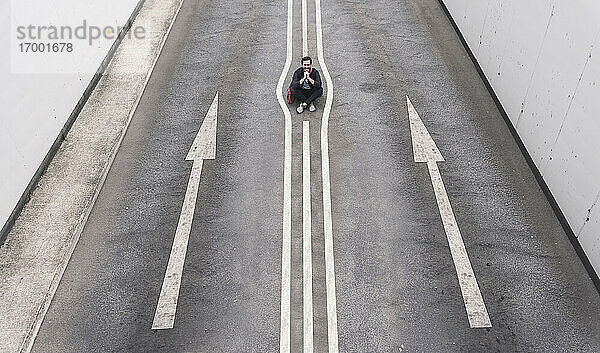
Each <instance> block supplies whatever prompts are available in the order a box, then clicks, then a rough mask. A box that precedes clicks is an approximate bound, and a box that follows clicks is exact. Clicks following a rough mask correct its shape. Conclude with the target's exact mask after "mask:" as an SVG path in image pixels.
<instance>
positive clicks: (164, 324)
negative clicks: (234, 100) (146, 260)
mask: <svg viewBox="0 0 600 353" xmlns="http://www.w3.org/2000/svg"><path fill="white" fill-rule="evenodd" d="M218 105H219V92H217V94H216V95H215V99H214V100H213V102H212V105H211V106H210V108H209V109H208V113H207V114H206V117H205V118H204V122H203V123H202V126H201V127H200V131H198V135H196V139H194V143H193V144H192V147H191V148H190V151H189V152H188V154H187V157H186V158H185V159H186V160H187V161H194V164H193V166H192V173H191V174H190V179H189V182H188V186H187V190H186V192H185V199H184V201H183V207H182V208H181V215H180V216H179V223H178V224H177V230H176V231H175V239H174V240H173V247H172V248H171V256H170V257H169V264H168V265H167V271H166V273H165V279H164V281H163V285H162V290H161V292H160V298H159V299H158V305H157V307H156V313H155V314H154V322H153V323H152V329H153V330H164V329H170V328H173V323H174V322H175V312H176V310H177V300H178V299H179V287H180V286H181V275H182V273H183V264H184V262H185V254H186V252H187V246H188V240H189V238H190V231H191V228H192V220H193V218H194V210H195V209H196V199H197V197H198V187H199V185H200V174H201V173H202V162H203V161H204V160H205V159H215V154H216V148H217V107H218Z"/></svg>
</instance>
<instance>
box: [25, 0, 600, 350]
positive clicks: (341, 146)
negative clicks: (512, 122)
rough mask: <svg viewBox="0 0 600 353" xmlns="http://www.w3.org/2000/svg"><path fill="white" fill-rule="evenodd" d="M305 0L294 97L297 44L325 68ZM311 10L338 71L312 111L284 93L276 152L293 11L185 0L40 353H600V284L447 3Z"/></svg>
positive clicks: (330, 0) (276, 4)
mask: <svg viewBox="0 0 600 353" xmlns="http://www.w3.org/2000/svg"><path fill="white" fill-rule="evenodd" d="M317 3H318V0H317V2H315V0H307V1H306V21H305V23H306V28H307V31H306V37H303V35H302V33H303V30H302V17H303V16H302V2H301V1H294V2H293V6H292V8H291V9H289V10H290V11H291V13H292V18H293V24H292V27H291V34H292V35H293V36H292V38H293V39H292V43H291V44H292V48H293V50H292V52H291V53H290V54H291V59H292V61H291V67H290V70H289V71H287V72H284V74H285V76H286V77H287V79H286V81H285V84H284V86H283V87H284V89H285V88H286V87H287V85H288V84H289V80H290V78H291V74H292V72H293V70H295V69H296V68H297V67H299V66H300V58H301V57H302V54H303V39H305V40H306V43H307V49H308V54H309V55H311V56H312V57H313V58H314V65H315V67H316V68H317V69H319V71H320V72H321V77H322V78H323V82H326V81H327V80H326V79H325V76H324V71H325V70H324V69H325V68H324V67H322V66H323V65H322V63H320V61H319V60H318V45H317V29H316V28H317V23H318V22H319V21H318V18H317V17H318V16H316V14H317V13H319V12H318V10H319V9H318V8H317V7H316V4H317ZM320 14H321V15H322V16H321V22H322V33H323V37H322V38H323V41H322V46H323V54H324V55H323V58H322V59H323V60H324V62H325V63H326V66H327V69H328V72H329V73H330V75H331V81H330V82H326V83H325V95H324V96H323V97H321V98H320V99H319V100H318V101H317V103H316V105H317V111H316V112H308V111H306V112H304V113H303V114H302V115H298V114H297V113H296V111H295V107H296V106H295V105H293V106H289V107H286V109H287V108H289V110H290V111H291V120H289V121H288V123H290V124H291V125H289V127H291V140H289V141H288V142H289V143H291V163H289V164H286V158H285V155H286V149H285V147H286V133H285V131H286V118H285V114H284V112H283V111H282V108H281V107H280V104H279V102H278V98H277V94H278V93H279V94H283V93H284V92H276V87H277V83H278V80H279V77H280V75H281V74H282V72H281V70H282V69H283V68H284V67H285V63H286V59H287V52H286V45H287V40H288V37H287V31H286V28H287V25H288V3H287V2H286V1H250V0H235V1H229V2H217V1H203V0H185V1H184V3H183V7H182V9H181V12H180V13H179V16H178V17H177V19H176V22H175V24H174V26H173V29H172V31H171V33H170V35H169V38H168V40H167V42H166V45H165V47H164V50H163V52H162V55H161V56H160V58H159V60H158V63H157V66H156V68H155V70H154V73H153V74H152V77H151V79H150V81H149V83H148V86H147V88H146V91H145V93H144V95H143V97H142V100H141V102H140V105H139V107H138V109H137V111H136V113H135V115H134V117H133V120H132V122H131V125H130V127H129V129H128V132H127V134H126V136H125V139H124V141H123V144H122V145H121V147H120V150H119V152H118V154H117V157H116V160H115V162H114V164H113V166H112V168H111V170H110V173H109V175H108V177H107V180H106V183H105V184H104V187H103V189H102V192H101V193H100V196H99V198H98V200H97V202H96V204H95V206H94V209H93V211H92V213H91V215H90V218H89V220H88V223H87V226H86V228H85V231H84V233H83V234H82V235H81V238H80V241H79V243H78V246H77V248H76V249H75V251H74V253H73V256H72V258H71V261H70V262H69V265H68V267H67V269H66V272H65V274H64V276H63V278H62V281H61V283H60V286H59V288H58V290H57V292H56V295H55V297H54V299H53V301H52V304H51V306H50V309H49V311H48V313H47V315H46V316H45V319H44V322H43V324H42V326H41V329H40V331H39V334H38V336H37V339H36V340H35V345H34V348H33V351H35V352H277V351H280V350H281V351H286V347H288V345H289V349H290V351H291V352H302V351H304V352H306V351H307V348H309V347H310V345H311V344H312V346H313V351H314V352H327V351H329V352H336V351H337V350H338V349H339V351H341V352H533V351H538V352H544V351H559V352H567V351H572V352H574V351H577V352H598V351H600V299H599V296H598V292H597V291H596V289H595V287H594V285H593V283H592V281H591V280H590V279H589V278H588V275H587V273H586V272H585V269H584V267H583V265H582V263H581V260H580V259H579V258H578V257H577V255H576V253H575V251H574V250H573V248H572V246H571V245H570V243H569V240H568V238H567V236H566V235H565V232H564V231H563V229H562V228H561V226H560V224H559V222H558V220H557V218H556V216H555V215H554V213H553V211H552V209H551V207H550V205H549V203H548V202H547V200H546V198H545V196H544V195H543V193H542V191H541V190H540V188H539V186H538V184H537V183H536V181H535V179H534V176H533V174H532V172H531V170H530V169H529V167H528V166H527V164H526V161H525V159H524V157H523V156H522V154H521V152H520V151H519V148H518V146H517V144H516V142H515V141H514V139H513V137H512V136H511V134H510V132H509V130H508V128H507V126H506V124H505V122H504V120H503V119H502V117H501V115H500V112H499V111H498V109H497V108H496V106H495V104H494V102H493V100H492V98H491V97H490V95H489V93H488V92H487V90H486V88H485V86H484V84H483V82H482V80H481V79H480V77H479V76H478V74H477V72H476V69H475V67H474V65H473V64H472V63H471V61H470V59H469V58H468V56H467V53H466V52H465V50H464V48H463V47H462V45H461V43H460V41H459V38H458V36H457V35H456V33H455V32H454V30H453V28H452V26H451V24H450V23H449V21H448V19H447V17H446V16H445V14H444V13H443V11H442V9H441V7H440V5H439V3H438V2H437V1H436V0H411V1H401V2H395V3H390V2H384V1H380V0H373V1H368V2H366V1H362V2H361V1H347V0H324V1H323V2H322V3H321V4H320ZM332 89H333V90H332ZM217 92H218V93H219V103H218V125H217V132H216V134H217V140H216V141H217V145H216V158H215V159H214V160H212V159H210V160H208V159H207V160H205V161H204V164H203V168H202V174H201V179H200V184H199V190H198V193H197V195H198V198H197V203H196V208H195V213H194V214H193V220H192V226H191V232H190V237H189V244H188V247H187V256H186V258H185V267H184V269H183V274H182V277H181V287H180V291H179V296H178V298H179V299H178V303H177V312H176V317H175V322H174V327H173V328H170V329H152V324H153V319H154V315H155V311H156V308H157V303H158V300H159V296H160V294H161V286H162V283H163V280H164V277H165V270H166V268H167V263H168V262H169V256H170V253H171V247H172V244H173V239H174V236H175V233H176V230H177V227H178V220H179V217H180V213H181V210H182V204H183V202H184V196H185V194H186V188H187V185H188V180H189V178H190V173H191V169H192V162H191V161H186V160H185V157H186V154H187V153H188V151H189V149H190V146H191V145H192V142H193V141H194V138H195V136H196V134H197V132H198V129H199V128H200V126H201V124H202V122H203V119H204V117H205V116H206V115H207V112H208V110H209V107H210V105H211V103H212V102H213V98H214V97H215V95H216V93H217ZM406 96H409V97H410V100H411V101H412V103H413V105H414V107H415V109H416V111H418V113H419V115H420V118H421V119H422V121H423V124H424V126H425V127H426V128H427V130H428V131H429V133H430V134H431V136H432V139H433V140H434V141H435V143H436V144H437V147H438V148H439V150H440V152H441V154H442V155H443V157H444V159H445V162H439V163H437V165H438V167H439V170H440V175H441V177H442V179H443V183H444V185H445V189H446V191H447V195H448V198H449V200H450V203H451V205H452V210H453V212H454V216H455V219H456V222H457V224H458V226H459V227H460V233H461V234H462V240H463V241H464V246H465V249H466V251H467V252H468V257H469V260H470V265H471V267H472V270H473V272H474V277H473V279H475V278H476V283H477V284H478V287H479V289H480V293H481V297H482V299H483V302H484V303H485V308H486V310H487V314H488V315H489V319H490V321H491V327H471V325H470V322H469V318H468V317H467V312H466V306H467V305H468V304H466V303H465V300H464V298H463V293H462V292H461V286H460V285H459V280H458V277H457V271H456V267H455V262H454V261H455V259H453V257H452V254H451V251H450V247H449V241H448V238H447V236H446V231H445V228H444V224H443V222H442V217H441V216H440V211H439V209H438V200H437V199H436V195H435V193H434V188H433V187H432V179H431V176H430V174H429V172H428V167H427V164H426V163H416V162H415V159H414V155H413V141H412V136H411V127H410V124H409V114H408V106H407V100H406ZM327 99H329V100H330V101H331V103H332V105H331V110H330V114H329V116H328V117H327V116H323V113H324V108H325V107H326V101H327ZM304 121H308V122H309V123H308V134H306V132H307V131H306V130H305V129H306V127H305V125H307V124H305V123H304ZM325 121H326V122H328V131H326V132H327V136H326V137H328V141H326V142H327V143H326V146H327V147H328V151H324V150H323V148H322V147H323V145H322V143H323V141H324V140H323V139H324V136H323V125H322V124H323V122H325ZM308 142H310V147H308V144H307V143H308ZM303 155H304V157H303ZM307 156H310V162H309V163H303V162H304V161H307V159H306V157H307ZM324 156H325V158H327V156H328V158H329V167H328V168H327V166H326V165H323V163H322V162H323V159H324ZM286 166H287V167H289V170H288V171H287V172H286ZM307 166H309V167H310V168H309V169H306V168H307ZM326 169H327V171H328V175H327V173H325V172H324V171H325V170H326ZM286 176H288V177H289V178H290V179H289V180H290V181H291V184H290V187H291V188H290V189H289V191H286V190H288V189H286V185H285V180H286ZM307 176H310V183H308V184H307V183H306V181H307ZM327 176H329V178H327ZM329 184H330V193H329V194H328V193H327V192H326V190H327V189H328V188H327V187H325V186H326V185H329ZM308 191H310V198H308V200H311V201H312V202H311V203H310V206H311V208H310V213H309V214H310V216H311V222H308V224H309V225H310V226H311V227H310V234H311V238H310V239H311V242H312V243H311V246H310V247H309V248H308V251H309V254H310V253H311V256H310V259H311V260H312V261H311V265H312V266H311V270H312V274H310V273H309V276H308V277H306V276H307V272H306V269H307V267H306V266H307V260H308V258H307V257H306V256H303V252H304V250H305V247H304V245H305V244H306V243H305V241H306V239H307V237H306V236H307V223H306V222H305V220H306V215H307V213H306V211H307V209H306V205H307V204H306V200H307V195H308V194H307V192H308ZM286 192H289V195H288V196H289V201H290V203H289V204H286V202H285V200H286V198H287V197H288V196H286ZM329 195H330V196H331V200H330V201H331V221H332V223H331V230H332V232H331V233H330V234H332V240H333V249H332V251H331V252H328V249H327V241H326V239H327V234H328V232H327V221H326V219H328V212H327V199H328V196H329ZM324 199H325V201H326V202H324ZM303 201H304V202H303ZM290 211H291V218H290V222H291V223H290V225H291V228H290V229H291V231H290V232H289V234H287V235H286V231H285V217H286V214H290V213H289V212H290ZM282 220H283V222H282ZM288 235H289V237H290V238H289V240H290V243H289V246H290V247H289V252H287V251H286V250H285V249H286V248H285V244H286V242H285V239H286V236H288ZM311 249H312V252H311V251H310V250H311ZM329 250H331V249H329ZM288 254H289V256H290V259H289V261H290V262H289V263H290V264H291V267H290V277H289V282H286V281H287V280H286V275H285V271H284V269H285V264H286V261H287V257H286V256H287V255H288ZM326 254H327V255H326ZM330 260H331V261H330ZM333 263H334V264H335V265H334V266H335V267H332V266H331V265H332V264H333ZM282 271H283V272H284V273H282ZM327 271H334V272H330V274H329V277H330V279H331V278H332V276H333V275H334V276H335V277H334V279H333V284H334V285H335V286H334V288H332V283H331V281H328V275H327ZM306 278H309V281H310V278H312V282H311V283H312V296H310V298H311V301H312V315H309V316H307V311H306V310H305V309H306V308H307V301H306V299H307V297H306V296H305V295H304V294H303V293H304V289H305V288H306V287H305V286H306V285H307V281H306ZM286 283H289V285H290V287H289V293H290V295H289V296H286V295H282V293H286V292H285V285H286ZM332 290H335V292H331V291H332ZM309 293H310V292H309ZM328 293H329V296H328ZM331 293H333V298H334V299H335V303H333V302H332V300H331ZM287 298H289V310H290V312H289V315H288V313H287V312H286V310H285V309H284V307H285V305H282V303H283V304H285V301H286V300H287ZM328 298H329V299H328ZM333 304H334V305H333ZM328 305H329V307H328ZM332 309H333V310H332ZM287 319H289V324H288V321H286V320H287ZM282 321H283V324H282ZM310 322H312V329H313V334H312V335H310V334H308V335H307V334H306V332H307V331H306V329H307V328H308V326H307V325H308V323H310ZM333 325H335V330H334V329H333ZM484 326H485V325H484ZM286 330H288V331H289V336H288V335H286V334H285V332H286ZM311 337H312V339H311Z"/></svg>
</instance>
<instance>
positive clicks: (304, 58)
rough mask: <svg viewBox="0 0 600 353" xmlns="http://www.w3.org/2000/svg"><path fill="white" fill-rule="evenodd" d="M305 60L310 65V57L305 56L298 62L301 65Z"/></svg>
mask: <svg viewBox="0 0 600 353" xmlns="http://www.w3.org/2000/svg"><path fill="white" fill-rule="evenodd" d="M306 60H308V61H310V63H311V64H312V59H311V57H310V56H305V57H303V58H302V60H300V62H302V63H303V62H305V61H306Z"/></svg>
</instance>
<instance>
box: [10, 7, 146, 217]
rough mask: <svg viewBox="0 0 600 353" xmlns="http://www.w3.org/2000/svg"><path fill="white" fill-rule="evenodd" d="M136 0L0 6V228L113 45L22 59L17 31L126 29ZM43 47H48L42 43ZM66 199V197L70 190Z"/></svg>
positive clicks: (81, 44) (77, 43)
mask: <svg viewBox="0 0 600 353" xmlns="http://www.w3.org/2000/svg"><path fill="white" fill-rule="evenodd" d="M138 2H139V0H103V1H98V0H96V1H80V0H13V1H1V2H0V48H1V50H0V82H2V85H1V87H2V88H1V91H0V107H2V112H1V113H0V114H1V115H0V151H1V152H0V166H1V167H0V228H1V227H2V226H3V225H5V224H6V222H7V220H8V219H9V216H10V214H11V213H12V212H13V210H14V209H15V206H16V205H17V203H18V202H19V200H20V198H21V196H22V195H23V193H24V191H25V190H26V188H27V186H28V184H29V183H30V181H31V180H32V177H33V176H34V175H35V173H36V171H37V170H38V168H39V167H40V164H41V163H42V161H43V160H44V158H45V157H46V155H47V154H48V152H49V150H50V148H51V146H52V145H53V144H54V142H55V140H56V139H57V136H59V133H60V132H61V130H62V129H63V127H64V126H65V123H66V122H67V120H68V119H69V116H70V115H71V113H72V112H73V110H74V108H75V106H76V104H77V103H78V101H79V100H80V99H81V97H82V95H83V93H84V91H85V89H86V87H88V85H89V84H90V81H91V80H92V79H93V78H94V75H95V73H96V71H97V70H98V68H99V67H100V66H101V63H102V61H103V59H104V58H105V57H106V55H107V53H108V52H109V49H110V48H111V46H112V45H113V43H114V42H115V40H116V38H114V39H105V38H103V39H102V40H97V41H94V43H93V44H92V45H89V44H88V43H87V42H86V41H85V40H83V41H82V40H60V41H58V42H72V43H73V44H74V51H73V52H71V53H66V52H63V53H54V54H49V53H21V52H20V51H19V49H18V45H19V43H20V42H35V40H30V39H25V40H23V41H17V40H16V27H17V26H18V25H25V24H34V25H57V26H58V25H60V26H64V25H70V26H77V25H81V24H82V21H83V20H85V21H87V23H88V24H90V25H92V24H93V25H97V26H102V27H104V26H114V27H116V26H123V25H124V24H125V23H126V22H127V20H128V19H129V17H130V16H131V15H132V13H133V12H134V10H135V9H136V5H138ZM43 42H48V41H47V40H44V41H43ZM67 192H68V191H67Z"/></svg>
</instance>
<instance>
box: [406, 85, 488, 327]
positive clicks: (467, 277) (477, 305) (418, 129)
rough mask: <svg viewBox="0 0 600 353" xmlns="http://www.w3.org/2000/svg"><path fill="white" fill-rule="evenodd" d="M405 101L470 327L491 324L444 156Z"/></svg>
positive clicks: (416, 153) (416, 154) (417, 156)
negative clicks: (446, 176) (448, 189)
mask: <svg viewBox="0 0 600 353" xmlns="http://www.w3.org/2000/svg"><path fill="white" fill-rule="evenodd" d="M406 101H407V104H408V117H409V120H410V130H411V136H412V140H413V153H414V157H415V162H426V163H427V168H428V169H429V175H430V176H431V183H432V185H433V190H434V191H435V198H436V200H437V203H438V208H439V210H440V215H441V217H442V223H443V224H444V230H445V231H446V236H447V238H448V244H449V245H450V252H451V254H452V260H453V261H454V267H455V268H456V274H457V276H458V283H459V285H460V290H461V292H462V295H463V301H464V303H465V308H466V310H467V316H468V318H469V325H470V326H471V328H482V327H492V323H491V321H490V317H489V315H488V312H487V309H486V307H485V303H484V302H483V297H482V296H481V292H480V290H479V285H478V284H477V279H476V278H475V274H474V273H473V268H472V267H471V261H470V260H469V255H468V254H467V250H466V249H465V244H464V243H463V239H462V236H461V234H460V230H459V228H458V224H457V223H456V218H455V217H454V212H453V211H452V205H451V204H450V200H449V199H448V194H447V193H446V188H445V187H444V182H443V180H442V176H441V175H440V171H439V169H438V166H437V162H443V161H444V158H443V157H442V154H441V153H440V151H439V149H438V148H437V146H436V144H435V142H434V141H433V138H431V135H430V134H429V132H428V131H427V128H425V125H424V124H423V121H422V120H421V118H420V117H419V114H418V113H417V111H416V109H415V107H414V106H413V104H412V102H411V101H410V98H408V96H407V97H406Z"/></svg>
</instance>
